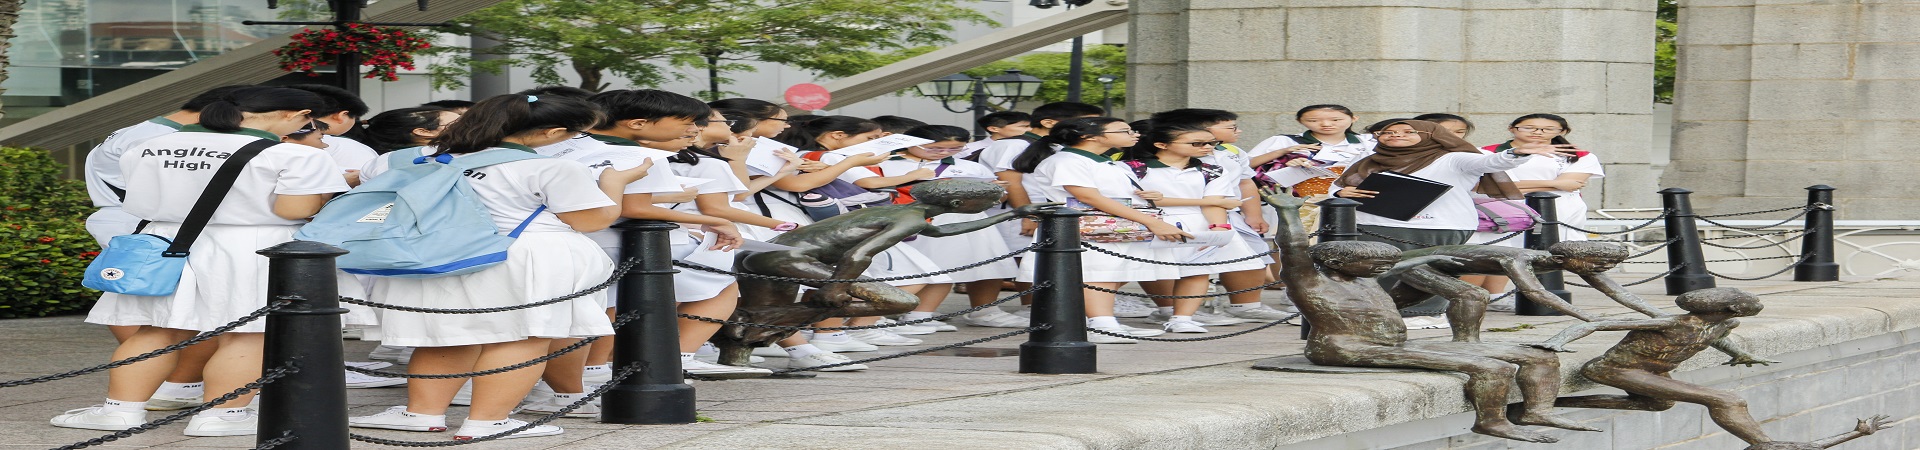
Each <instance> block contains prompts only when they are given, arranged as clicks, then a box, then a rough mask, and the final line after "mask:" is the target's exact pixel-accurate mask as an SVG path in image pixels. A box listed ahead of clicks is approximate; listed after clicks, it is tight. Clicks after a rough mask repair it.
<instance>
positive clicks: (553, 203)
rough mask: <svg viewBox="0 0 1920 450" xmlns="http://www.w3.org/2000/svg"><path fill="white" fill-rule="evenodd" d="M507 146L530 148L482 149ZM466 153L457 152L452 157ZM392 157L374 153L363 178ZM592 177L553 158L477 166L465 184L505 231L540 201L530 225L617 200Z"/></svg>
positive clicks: (535, 227)
mask: <svg viewBox="0 0 1920 450" xmlns="http://www.w3.org/2000/svg"><path fill="white" fill-rule="evenodd" d="M503 149H504V150H506V151H531V149H527V150H521V149H510V148H503V147H494V148H490V149H487V150H482V151H496V150H503ZM418 152H419V153H418V154H419V155H429V154H433V152H434V149H433V148H431V147H428V148H422V149H420V150H418ZM462 156H463V155H454V158H455V159H458V158H460V157H462ZM390 159H392V158H391V157H386V158H374V160H373V161H371V162H369V163H368V164H367V166H366V167H365V168H362V169H360V178H361V179H362V180H371V179H373V178H374V177H377V176H379V175H380V174H382V173H386V171H387V164H388V161H389V160H390ZM335 178H338V176H335ZM593 180H594V178H593V172H592V171H591V170H589V169H587V168H586V166H582V165H580V163H577V162H573V161H567V160H562V159H554V158H538V159H529V160H522V161H514V162H509V163H501V164H494V165H491V166H486V167H481V168H479V169H475V170H474V171H473V173H471V174H468V175H467V185H468V186H472V187H473V192H474V194H475V195H477V196H478V197H480V204H481V205H485V206H486V207H487V213H488V215H490V216H492V218H493V226H495V227H498V228H499V229H500V232H502V233H506V232H511V231H513V229H514V228H517V227H519V226H520V223H521V222H523V221H526V220H527V216H531V215H533V211H534V210H536V209H539V208H540V206H541V205H546V207H547V210H546V211H543V212H541V213H540V215H538V216H535V217H534V218H533V221H532V222H530V223H528V224H527V229H526V231H528V232H553V231H573V227H572V226H568V225H567V223H566V222H561V221H560V216H557V215H555V214H559V213H564V212H574V211H582V210H588V209H594V208H601V207H607V206H614V203H613V200H612V199H609V198H607V194H606V193H605V192H601V191H600V185H599V184H598V183H595V182H594V181H593Z"/></svg>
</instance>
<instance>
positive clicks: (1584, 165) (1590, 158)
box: [1507, 153, 1607, 199]
mask: <svg viewBox="0 0 1920 450" xmlns="http://www.w3.org/2000/svg"><path fill="white" fill-rule="evenodd" d="M1568 173H1584V174H1589V175H1591V176H1589V177H1587V180H1588V184H1592V180H1595V179H1599V178H1603V177H1606V176H1607V175H1606V171H1605V170H1602V169H1601V168H1600V156H1599V155H1595V154H1592V153H1588V154H1587V156H1583V157H1580V160H1579V161H1575V162H1571V163H1569V162H1567V158H1562V157H1558V156H1548V155H1529V156H1528V157H1527V161H1526V162H1525V163H1521V164H1520V167H1515V168H1512V169H1508V170H1507V177H1509V178H1513V181H1544V180H1552V179H1556V178H1560V175H1563V174H1568ZM1546 192H1552V193H1555V194H1560V198H1562V199H1565V198H1578V197H1579V196H1580V192H1579V191H1559V190H1555V191H1546Z"/></svg>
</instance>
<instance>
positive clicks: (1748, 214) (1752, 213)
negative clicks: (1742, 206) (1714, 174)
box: [1694, 203, 1833, 219]
mask: <svg viewBox="0 0 1920 450" xmlns="http://www.w3.org/2000/svg"><path fill="white" fill-rule="evenodd" d="M1812 207H1813V208H1819V209H1829V210H1831V209H1833V205H1828V204H1825V203H1814V204H1813V205H1812ZM1800 209H1808V207H1807V206H1806V205H1801V206H1788V207H1785V208H1780V209H1769V210H1764V211H1748V212H1739V213H1726V214H1704V215H1694V217H1699V218H1703V219H1710V218H1716V217H1734V216H1751V215H1755V214H1767V213H1777V212H1787V211H1793V210H1800Z"/></svg>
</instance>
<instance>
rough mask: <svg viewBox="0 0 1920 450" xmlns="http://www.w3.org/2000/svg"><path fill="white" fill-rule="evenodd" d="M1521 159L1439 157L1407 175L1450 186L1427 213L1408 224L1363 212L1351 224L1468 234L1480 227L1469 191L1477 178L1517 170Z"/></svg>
mask: <svg viewBox="0 0 1920 450" xmlns="http://www.w3.org/2000/svg"><path fill="white" fill-rule="evenodd" d="M1523 156H1526V155H1515V154H1511V153H1505V152H1502V153H1464V152H1452V153H1447V154H1445V155H1440V159H1436V160H1434V161H1433V164H1428V165H1427V166H1426V167H1422V168H1420V170H1416V171H1413V173H1409V174H1407V175H1412V176H1416V177H1420V178H1425V179H1429V180H1433V181H1438V182H1441V183H1446V184H1449V185H1452V186H1453V189H1448V190H1447V192H1446V193H1444V194H1441V195H1440V198H1439V199H1435V200H1434V201H1433V204H1430V205H1427V209H1424V210H1421V211H1420V214H1417V215H1415V216H1413V219H1412V220H1406V221H1400V220H1393V219H1388V218H1385V217H1380V216H1376V215H1372V214H1367V213H1364V212H1363V213H1359V214H1357V217H1356V220H1355V222H1358V223H1359V224H1360V225H1375V226H1383V227H1398V228H1419V229H1427V230H1467V231H1472V230H1474V229H1475V228H1479V226H1480V219H1479V217H1480V215H1479V212H1478V211H1477V210H1475V209H1473V188H1474V187H1475V186H1478V185H1479V184H1480V176H1481V175H1486V174H1488V173H1493V172H1499V171H1504V170H1507V169H1512V168H1514V167H1519V166H1520V164H1522V163H1525V162H1526V161H1527V158H1524V157H1523ZM1332 190H1333V191H1338V190H1340V181H1339V179H1338V178H1336V179H1334V182H1333V188H1332ZM1359 200H1360V201H1362V202H1365V201H1366V199H1359Z"/></svg>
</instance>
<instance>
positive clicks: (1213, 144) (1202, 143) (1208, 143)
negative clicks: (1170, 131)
mask: <svg viewBox="0 0 1920 450" xmlns="http://www.w3.org/2000/svg"><path fill="white" fill-rule="evenodd" d="M1225 143H1226V142H1222V141H1199V142H1175V144H1185V145H1191V146H1195V147H1219V146H1220V144H1225Z"/></svg>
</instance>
